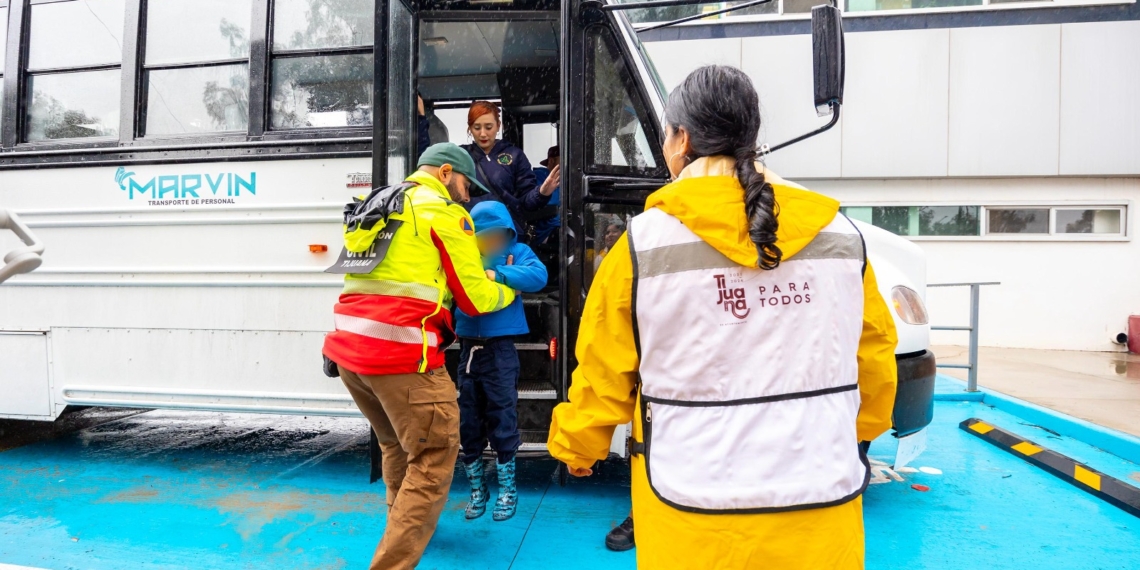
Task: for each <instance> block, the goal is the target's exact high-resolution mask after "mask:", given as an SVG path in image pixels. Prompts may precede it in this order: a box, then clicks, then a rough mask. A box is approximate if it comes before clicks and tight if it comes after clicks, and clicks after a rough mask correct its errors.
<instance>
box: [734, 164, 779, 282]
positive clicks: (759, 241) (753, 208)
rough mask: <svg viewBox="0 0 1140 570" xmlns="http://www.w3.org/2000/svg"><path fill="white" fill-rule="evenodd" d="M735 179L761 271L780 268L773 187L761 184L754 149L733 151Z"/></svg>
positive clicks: (766, 183) (762, 181)
mask: <svg viewBox="0 0 1140 570" xmlns="http://www.w3.org/2000/svg"><path fill="white" fill-rule="evenodd" d="M734 156H735V158H736V178H737V179H738V180H740V185H741V186H743V187H744V215H745V216H747V217H748V237H750V238H752V243H754V244H756V252H757V253H758V254H759V255H760V262H759V266H760V269H775V268H777V267H779V266H780V260H781V258H782V257H783V255H784V252H782V251H780V248H779V247H778V246H776V229H777V228H779V227H780V222H779V220H778V219H777V218H778V217H779V215H780V212H779V210H778V207H777V205H776V194H775V191H774V190H773V189H772V185H771V184H768V181H766V180H764V173H762V172H757V171H756V149H755V148H754V147H742V148H738V149H736V153H735V155H734Z"/></svg>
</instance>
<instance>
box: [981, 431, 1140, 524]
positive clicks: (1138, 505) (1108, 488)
mask: <svg viewBox="0 0 1140 570" xmlns="http://www.w3.org/2000/svg"><path fill="white" fill-rule="evenodd" d="M958 427H960V428H962V429H963V430H965V431H966V433H969V434H973V435H976V436H978V437H980V438H982V439H983V440H985V441H988V442H990V443H992V444H994V445H996V446H998V447H1000V448H1002V449H1004V450H1006V451H1008V452H1010V453H1012V454H1014V455H1017V456H1019V457H1021V458H1022V459H1024V460H1026V461H1028V462H1030V463H1032V464H1034V465H1036V466H1038V467H1040V468H1042V469H1044V470H1046V471H1048V472H1050V473H1052V474H1053V475H1056V476H1057V477H1060V478H1061V479H1064V480H1065V481H1068V482H1069V483H1072V484H1073V485H1075V486H1077V487H1078V488H1080V489H1082V490H1084V491H1085V492H1087V493H1090V494H1092V495H1094V496H1096V497H1097V498H1099V499H1102V500H1104V501H1106V502H1108V503H1112V504H1113V505H1116V506H1117V507H1120V508H1121V509H1124V510H1125V511H1126V512H1128V513H1129V514H1131V515H1133V516H1137V517H1140V489H1138V488H1136V487H1133V486H1132V485H1129V484H1127V483H1125V482H1123V481H1121V480H1120V479H1116V478H1114V477H1110V476H1108V475H1105V474H1104V473H1101V472H1100V471H1097V470H1096V469H1093V468H1091V467H1089V466H1087V465H1084V464H1083V463H1078V462H1076V461H1074V460H1073V459H1072V458H1070V457H1066V456H1064V455H1061V454H1060V453H1057V452H1056V451H1053V450H1050V449H1046V448H1044V447H1041V446H1040V445H1037V444H1036V443H1033V442H1032V441H1029V440H1027V439H1022V438H1020V437H1018V436H1016V435H1014V434H1012V433H1009V432H1008V431H1005V430H1003V429H1001V428H999V427H995V426H993V425H991V424H988V423H986V422H983V421H982V420H979V419H977V418H970V419H968V420H966V421H964V422H962V423H961V424H958Z"/></svg>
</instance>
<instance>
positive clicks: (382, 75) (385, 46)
mask: <svg viewBox="0 0 1140 570" xmlns="http://www.w3.org/2000/svg"><path fill="white" fill-rule="evenodd" d="M396 2H399V3H400V4H401V5H402V6H403V7H404V8H405V9H407V11H408V12H410V14H411V18H412V22H411V30H412V42H411V45H410V46H409V50H410V54H411V62H410V63H409V65H410V66H411V70H410V72H409V77H410V79H411V83H412V84H411V86H410V89H411V94H412V97H411V105H408V106H407V107H408V108H407V109H405V111H404V112H406V113H407V114H408V117H407V118H408V120H409V122H408V125H409V130H408V133H407V136H408V138H409V140H408V142H407V148H408V149H409V152H408V153H406V154H407V156H406V157H404V160H405V167H404V169H405V172H406V173H407V174H411V173H412V171H414V170H415V163H416V158H417V157H418V156H419V151H420V150H422V149H419V148H417V142H418V138H419V137H418V136H417V133H418V125H419V123H418V118H419V117H418V113H417V111H416V98H415V96H416V94H417V93H418V86H419V83H418V71H419V49H418V48H419V43H420V42H419V35H420V11H419V9H418V7H417V3H415V2H410V1H405V0H376V11H375V12H374V14H373V16H374V25H375V40H374V41H375V43H374V44H373V48H372V64H373V71H372V77H373V79H372V187H373V188H379V187H382V186H386V185H388V184H389V183H390V182H391V181H389V180H388V116H389V113H390V111H391V110H390V109H389V100H388V93H389V89H388V78H389V77H390V76H391V69H393V66H395V65H400V62H396V61H393V60H392V58H391V57H389V55H390V54H391V53H392V50H391V49H390V48H391V45H390V44H391V42H392V39H393V38H392V30H391V29H390V27H389V25H388V23H389V18H390V12H391V10H392V9H393V7H394V3H396Z"/></svg>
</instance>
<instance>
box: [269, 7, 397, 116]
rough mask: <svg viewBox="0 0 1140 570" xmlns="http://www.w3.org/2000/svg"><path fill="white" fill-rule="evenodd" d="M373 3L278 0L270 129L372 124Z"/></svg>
mask: <svg viewBox="0 0 1140 570" xmlns="http://www.w3.org/2000/svg"><path fill="white" fill-rule="evenodd" d="M373 10H374V2H373V1H372V0H337V1H332V0H276V2H274V6H273V41H272V51H273V58H272V62H271V65H270V78H271V79H270V86H269V93H270V102H269V126H270V128H272V129H297V128H306V127H356V126H367V125H371V124H372V71H373V63H372V61H373V60H372V44H373V41H374V37H375V34H374V31H375V30H374V28H375V20H374V14H373Z"/></svg>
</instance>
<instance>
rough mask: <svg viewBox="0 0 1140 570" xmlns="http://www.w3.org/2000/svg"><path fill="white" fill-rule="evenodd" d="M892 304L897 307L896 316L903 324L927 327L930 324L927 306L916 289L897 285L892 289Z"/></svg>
mask: <svg viewBox="0 0 1140 570" xmlns="http://www.w3.org/2000/svg"><path fill="white" fill-rule="evenodd" d="M891 302H892V303H893V304H894V306H895V314H896V315H898V316H899V319H902V322H904V323H906V324H908V325H925V324H927V323H928V322H930V321H929V320H928V318H927V316H926V305H925V304H924V303H923V302H922V297H919V296H918V293H917V292H915V290H914V289H911V288H910V287H905V286H903V285H896V286H895V288H894V289H891Z"/></svg>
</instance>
